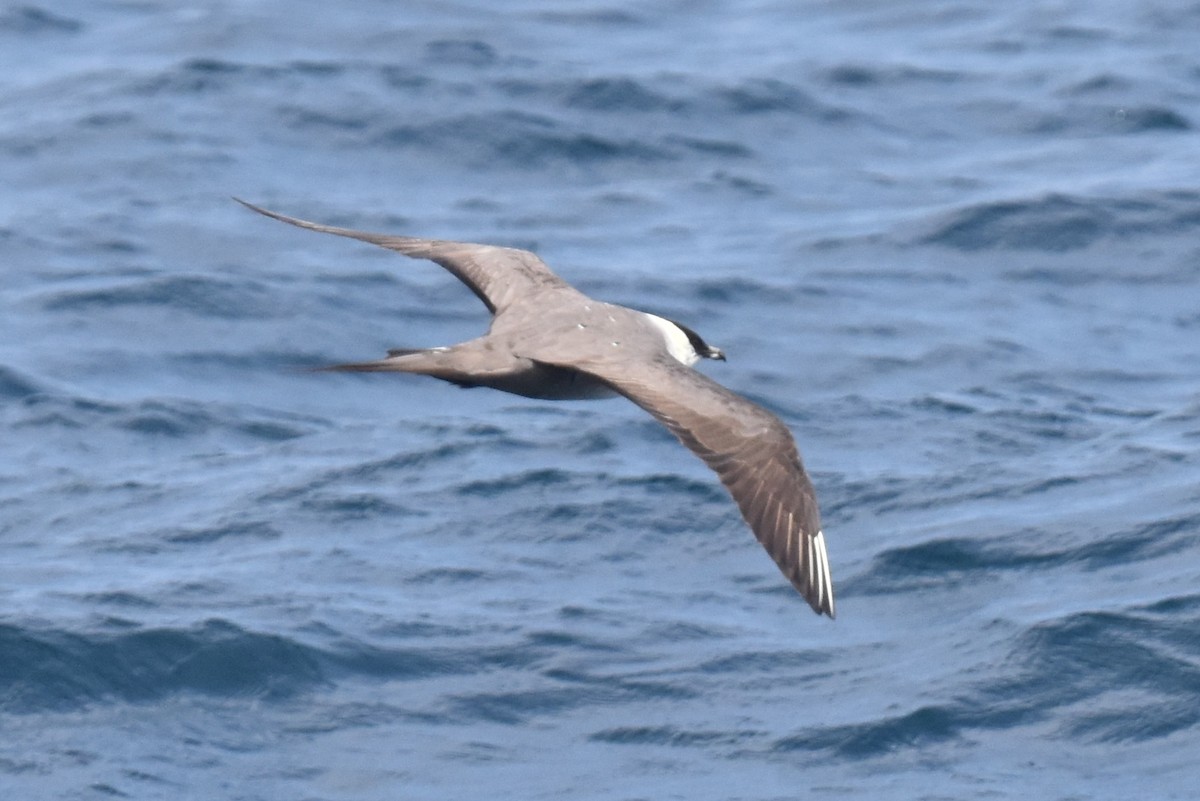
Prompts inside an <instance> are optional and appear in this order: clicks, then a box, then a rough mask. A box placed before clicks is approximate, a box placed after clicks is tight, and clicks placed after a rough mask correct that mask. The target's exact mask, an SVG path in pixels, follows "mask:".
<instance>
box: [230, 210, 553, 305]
mask: <svg viewBox="0 0 1200 801" xmlns="http://www.w3.org/2000/svg"><path fill="white" fill-rule="evenodd" d="M234 200H237V202H238V203H241V204H242V205H243V206H245V207H246V208H249V209H253V210H254V211H257V212H258V213H259V214H263V215H266V216H267V217H271V218H273V219H276V220H281V221H282V222H285V223H290V224H291V225H296V226H299V227H300V228H307V229H309V230H310V231H320V232H322V233H326V234H337V235H338V236H347V237H350V238H351V239H358V240H361V241H363V242H370V243H371V244H373V245H379V246H380V247H383V248H387V249H388V250H394V251H396V252H397V253H403V254H404V255H405V256H412V257H413V258H417V259H429V260H430V261H433V262H436V263H437V264H440V265H441V266H442V267H445V268H446V269H447V270H449V271H450V272H451V273H452V274H453V275H454V277H455V278H457V279H458V280H460V281H462V282H463V283H464V284H466V285H467V286H468V287H469V288H470V289H471V291H472V292H474V293H475V294H476V295H477V296H478V297H479V299H480V300H482V301H483V302H484V304H485V305H486V306H487V307H488V311H490V312H492V313H493V314H495V313H496V312H497V311H502V310H503V309H504V308H505V307H506V306H507V305H509V304H510V303H512V302H513V301H514V300H516V299H518V298H521V297H524V296H526V295H529V294H531V293H533V292H534V291H536V290H538V289H540V288H564V287H567V286H568V284H567V283H566V282H565V281H563V280H562V279H561V278H559V277H558V276H557V275H555V274H554V273H553V272H552V271H551V270H550V268H549V267H547V266H546V264H545V262H543V261H542V260H541V259H539V258H538V257H537V256H535V255H534V254H533V253H530V252H529V251H528V250H518V249H516V248H504V247H498V246H495V245H473V244H471V243H469V242H449V241H445V240H440V239H419V238H417V237H411V236H390V235H388V234H373V233H368V232H366V231H355V230H353V229H350V228H338V227H336V226H332V225H322V224H320V223H314V222H309V221H307V220H300V219H297V218H295V217H288V216H287V215H286V214H280V213H278V212H274V211H269V210H268V209H264V208H262V207H260V206H255V205H254V204H253V203H247V202H246V201H244V200H239V199H238V198H234Z"/></svg>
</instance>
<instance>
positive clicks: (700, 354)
mask: <svg viewBox="0 0 1200 801" xmlns="http://www.w3.org/2000/svg"><path fill="white" fill-rule="evenodd" d="M647 316H648V317H650V319H651V321H652V322H653V323H654V324H655V325H656V326H658V327H659V328H660V329H661V330H662V332H663V335H664V336H665V338H666V345H667V351H668V352H670V354H671V355H672V356H674V357H675V358H676V359H678V360H679V361H681V362H683V363H684V364H687V365H692V364H695V363H696V362H697V361H699V360H700V359H701V358H704V359H716V360H717V361H722V362H723V361H725V351H723V350H721V349H720V348H717V347H714V346H712V345H710V344H708V343H707V342H705V341H704V338H703V337H702V336H700V335H699V334H697V333H696V332H695V331H693V330H692V329H690V328H688V327H687V326H686V325H684V324H683V323H677V322H675V321H674V320H667V319H665V318H662V317H658V316H657V315H653V314H650V315H647Z"/></svg>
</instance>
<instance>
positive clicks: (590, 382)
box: [480, 364, 617, 400]
mask: <svg viewBox="0 0 1200 801" xmlns="http://www.w3.org/2000/svg"><path fill="white" fill-rule="evenodd" d="M480 383H481V384H482V385H483V386H487V387H490V388H492V389H498V390H500V391H501V392H511V393H512V394H514V395H522V396H524V397H526V398H537V399H539V400H598V399H600V398H614V397H616V396H617V393H616V392H614V391H613V389H612V388H611V387H610V386H609V385H608V384H605V383H604V382H602V381H599V380H597V379H595V378H592V377H591V376H590V375H588V374H587V373H581V372H579V371H577V370H570V369H567V368H563V367H551V366H549V365H542V364H539V365H534V366H532V367H531V368H530V369H528V370H521V371H519V372H513V373H507V374H505V375H497V376H489V377H488V378H487V380H485V381H481V382H480Z"/></svg>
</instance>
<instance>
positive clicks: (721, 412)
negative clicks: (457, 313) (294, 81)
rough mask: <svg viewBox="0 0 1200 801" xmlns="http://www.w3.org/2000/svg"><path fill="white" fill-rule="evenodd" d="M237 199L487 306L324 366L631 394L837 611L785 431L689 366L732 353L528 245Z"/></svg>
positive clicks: (794, 572) (819, 608) (512, 387)
mask: <svg viewBox="0 0 1200 801" xmlns="http://www.w3.org/2000/svg"><path fill="white" fill-rule="evenodd" d="M235 199H236V198H235ZM238 202H239V203H241V204H242V205H244V206H246V207H248V208H250V209H253V210H254V211H257V212H258V213H260V214H264V215H266V216H267V217H272V218H274V219H276V220H281V221H283V222H285V223H290V224H291V225H296V226H299V227H301V228H307V229H309V230H311V231H320V232H323V233H327V234H337V235H338V236H346V237H350V238H351V239H358V240H361V241H363V242H370V243H371V244H373V245H379V246H380V247H383V248H387V249H389V250H394V251H396V252H398V253H402V254H404V255H405V256H411V257H413V258H417V259H429V260H430V261H433V262H436V263H437V264H439V265H441V266H442V267H444V268H445V269H447V270H448V271H450V273H451V274H452V275H453V276H454V277H455V278H457V279H458V280H460V281H462V282H463V283H464V284H466V285H467V287H468V288H469V289H470V290H471V291H472V292H474V293H475V294H476V295H477V296H478V297H479V299H480V300H481V301H483V304H484V305H485V306H487V308H488V311H490V312H491V313H492V324H491V327H490V328H489V329H488V331H487V333H486V334H484V335H483V336H481V337H479V338H477V339H472V340H470V341H467V342H463V343H461V344H458V345H452V346H450V347H441V348H427V349H420V350H391V351H388V355H387V358H386V359H380V360H379V361H370V362H359V363H356V364H341V365H336V366H334V367H330V368H328V369H331V370H343V371H351V372H397V373H418V374H421V375H429V376H433V377H434V378H440V379H442V380H444V381H449V382H451V383H453V384H457V385H459V386H462V387H491V388H492V389H498V390H502V391H504V392H511V393H514V394H517V395H524V396H526V397H529V398H541V399H547V400H567V399H580V398H601V397H609V396H613V395H623V396H625V397H626V398H629V400H631V401H633V402H634V403H636V404H637V405H638V406H640V407H642V408H643V409H645V410H646V411H647V412H649V413H650V414H651V415H653V416H654V418H655V419H656V420H658V421H659V422H660V423H662V424H663V425H664V426H666V427H667V428H668V429H669V430H670V431H671V433H672V434H674V435H675V436H676V437H677V438H678V439H679V441H680V442H682V443H683V444H684V445H686V446H687V447H688V448H689V449H691V451H692V452H693V453H695V454H696V455H697V456H699V457H700V458H701V459H703V460H704V462H705V463H706V464H707V465H708V466H709V467H711V468H712V469H713V470H714V471H716V473H717V475H718V476H719V477H720V479H721V483H722V484H724V485H725V488H726V489H727V490H729V493H730V495H732V496H733V500H734V501H735V502H736V503H737V505H738V508H739V509H740V510H741V512H742V516H743V517H744V518H745V519H746V522H747V523H748V524H749V525H750V528H751V530H753V532H754V536H755V537H757V538H758V541H759V542H761V543H762V545H763V547H764V548H766V549H767V553H769V554H770V555H771V558H772V559H774V560H775V564H777V565H779V569H780V570H781V571H783V574H784V575H785V576H787V578H788V580H789V581H791V582H792V586H794V587H795V588H796V589H797V590H798V591H799V592H800V594H801V595H803V596H804V598H805V600H807V601H808V603H809V605H811V606H812V608H813V610H814V611H816V612H817V613H818V614H824V615H828V616H829V617H833V615H834V606H833V582H832V580H831V579H830V577H829V557H828V556H827V554H826V552H825V535H824V534H823V533H822V532H821V518H820V514H819V512H818V510H817V499H816V494H815V492H814V491H813V486H812V482H811V481H809V478H808V475H807V474H806V473H805V472H804V465H803V463H802V462H801V461H800V454H799V452H798V451H797V450H796V443H795V441H794V440H793V439H792V435H791V432H790V431H788V428H787V426H785V425H784V424H783V422H782V421H781V420H780V419H779V418H778V417H776V416H775V415H773V414H771V413H770V412H768V411H767V410H766V409H763V408H762V407H760V406H758V405H756V404H754V403H751V402H750V401H748V400H746V399H745V398H743V397H742V396H740V395H737V394H735V393H733V392H730V391H729V390H728V389H726V388H725V387H723V386H721V385H720V384H718V383H717V382H715V381H713V380H712V379H711V378H708V377H707V376H705V375H704V374H703V373H700V372H697V371H696V370H694V369H692V365H693V364H695V363H696V362H697V361H698V360H699V359H700V358H701V357H704V358H706V359H719V360H722V361H723V360H724V359H725V354H724V353H722V352H721V350H720V349H719V348H714V347H713V346H711V345H709V344H708V343H707V342H705V341H704V340H703V339H701V337H700V335H699V334H697V333H696V332H695V331H693V330H692V329H690V328H688V327H687V326H684V325H681V324H679V323H676V322H673V321H671V320H665V319H663V318H662V317H657V316H655V315H653V314H647V313H646V312H641V311H636V310H634V309H630V308H626V307H625V306H617V305H614V304H611V303H604V302H602V301H598V300H593V299H592V298H589V297H588V296H587V295H584V294H583V293H582V292H580V291H578V290H577V289H575V288H574V287H572V286H571V285H569V284H568V283H567V282H566V281H563V280H562V279H561V278H559V277H558V276H557V275H555V274H554V273H553V272H551V270H550V268H549V267H547V266H546V264H545V263H544V262H542V260H541V259H539V258H538V257H537V256H536V255H534V254H533V253H531V252H529V251H527V250H517V249H514V248H506V247H498V246H495V245H474V244H469V243H466V242H450V241H445V240H438V239H419V238H417V237H409V236H389V235H386V234H372V233H366V232H363V231H354V230H351V229H348V228H336V227H333V226H329V225H321V224H319V223H313V222H307V221H305V220H298V219H296V218H294V217H288V216H286V215H283V214H278V213H276V212H273V211H268V210H267V209H264V208H260V207H258V206H255V205H253V204H250V203H246V202H245V201H243V200H239V201H238Z"/></svg>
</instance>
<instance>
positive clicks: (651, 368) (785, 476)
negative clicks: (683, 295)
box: [565, 358, 834, 617]
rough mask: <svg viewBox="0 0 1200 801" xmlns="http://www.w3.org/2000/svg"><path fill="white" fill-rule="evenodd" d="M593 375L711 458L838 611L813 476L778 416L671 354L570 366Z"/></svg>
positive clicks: (763, 531)
mask: <svg viewBox="0 0 1200 801" xmlns="http://www.w3.org/2000/svg"><path fill="white" fill-rule="evenodd" d="M565 366H569V367H572V368H574V369H576V370H581V371H582V372H585V373H588V374H590V375H594V376H596V377H597V378H599V379H601V380H602V381H604V382H606V383H607V384H609V385H610V386H611V387H612V388H613V389H615V390H616V391H617V392H619V393H620V394H622V395H624V396H625V397H627V398H629V399H630V400H631V401H633V402H634V403H636V404H637V405H638V406H641V407H642V408H643V409H645V410H646V411H647V412H649V413H650V414H652V415H653V416H654V417H655V418H656V419H657V420H658V421H659V422H660V423H662V424H663V425H665V426H666V427H667V428H668V429H670V431H671V433H673V434H674V435H675V436H676V437H678V438H679V441H680V442H682V443H683V444H684V445H686V446H687V447H688V448H689V449H691V451H692V452H693V453H695V454H696V455H697V456H699V457H700V458H701V459H703V460H704V461H705V463H707V464H708V466H709V467H711V468H712V469H713V470H715V471H716V473H717V475H718V476H720V478H721V483H722V484H724V485H725V488H726V489H728V490H729V493H730V494H731V495H732V496H733V499H734V501H736V502H737V505H738V508H739V509H741V511H742V516H743V517H744V518H745V519H746V522H747V523H749V524H750V528H751V530H753V531H754V536H755V537H757V538H758V541H759V542H761V543H762V544H763V547H765V548H766V549H767V553H769V554H770V555H771V558H772V559H774V560H775V563H776V564H777V565H779V569H780V570H781V571H783V574H784V575H785V576H787V578H788V580H790V581H791V582H792V585H793V586H794V587H795V588H796V589H797V590H798V591H799V592H800V594H801V595H803V596H804V598H805V600H807V601H808V603H809V605H810V606H812V608H813V610H814V611H816V612H817V613H818V614H825V615H829V617H833V616H834V605H833V582H832V580H831V578H830V575H829V557H828V555H827V554H826V551H825V536H824V534H823V533H822V532H821V518H820V513H819V512H818V510H817V498H816V494H815V492H814V491H813V486H812V482H811V481H810V480H809V478H808V474H807V473H805V472H804V465H803V463H802V462H801V461H800V454H799V452H798V451H797V450H796V443H795V441H794V440H793V439H792V434H791V432H790V431H789V430H788V428H787V426H785V425H784V424H783V422H782V421H781V420H780V419H779V418H778V417H776V416H775V415H773V414H771V413H770V412H768V411H767V410H766V409H763V408H762V407H760V406H757V405H756V404H754V403H751V402H750V401H748V400H746V399H745V398H743V397H742V396H740V395H738V394H736V393H734V392H731V391H729V390H728V389H726V388H725V387H723V386H721V385H720V384H718V383H717V382H715V381H713V380H712V379H710V378H708V377H707V376H705V375H704V374H703V373H699V372H697V371H696V370H693V369H692V368H690V367H686V366H684V365H682V364H678V363H676V362H674V361H673V360H669V359H667V358H662V359H654V360H651V361H648V362H643V363H639V364H638V366H637V367H636V369H630V367H629V364H628V363H625V364H622V363H620V362H616V361H607V360H605V361H597V362H584V363H582V364H580V363H575V364H569V365H565Z"/></svg>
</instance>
